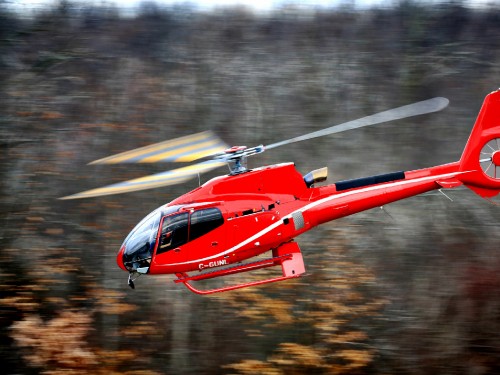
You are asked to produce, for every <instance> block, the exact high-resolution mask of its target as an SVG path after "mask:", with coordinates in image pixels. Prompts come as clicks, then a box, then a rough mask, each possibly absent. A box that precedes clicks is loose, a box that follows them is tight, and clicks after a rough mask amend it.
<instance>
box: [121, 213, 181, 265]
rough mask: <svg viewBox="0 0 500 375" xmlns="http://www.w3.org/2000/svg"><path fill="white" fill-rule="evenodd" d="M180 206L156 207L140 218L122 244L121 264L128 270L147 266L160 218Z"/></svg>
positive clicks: (151, 254)
mask: <svg viewBox="0 0 500 375" xmlns="http://www.w3.org/2000/svg"><path fill="white" fill-rule="evenodd" d="M180 208H181V206H172V207H160V208H157V209H156V210H154V211H153V212H151V213H150V214H149V215H148V216H146V217H145V218H144V219H142V220H141V222H140V223H139V224H137V225H136V227H135V228H134V229H133V230H132V232H130V234H129V235H128V236H127V238H126V239H125V241H124V242H123V245H122V247H124V248H125V250H124V252H123V265H124V266H125V267H126V268H127V269H128V270H129V271H136V270H137V268H142V267H149V265H150V263H151V258H152V256H153V251H154V248H155V245H156V236H157V234H158V227H159V226H160V220H161V218H162V217H163V216H165V215H168V214H171V213H173V212H177V211H178V210H179V209H180Z"/></svg>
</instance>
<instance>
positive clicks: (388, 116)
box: [265, 97, 449, 150]
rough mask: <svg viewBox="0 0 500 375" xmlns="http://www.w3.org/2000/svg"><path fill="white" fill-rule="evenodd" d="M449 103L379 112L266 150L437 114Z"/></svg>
mask: <svg viewBox="0 0 500 375" xmlns="http://www.w3.org/2000/svg"><path fill="white" fill-rule="evenodd" d="M448 103H449V100H448V99H446V98H442V97H436V98H432V99H428V100H424V101H422V102H417V103H413V104H409V105H405V106H402V107H398V108H394V109H390V110H388V111H384V112H379V113H376V114H374V115H371V116H367V117H363V118H360V119H357V120H353V121H349V122H345V123H343V124H339V125H334V126H332V127H329V128H326V129H323V130H318V131H315V132H312V133H309V134H304V135H301V136H299V137H295V138H291V139H288V140H286V141H281V142H277V143H273V144H270V145H268V146H266V147H265V148H266V150H269V149H272V148H276V147H280V146H284V145H288V144H290V143H295V142H300V141H305V140H307V139H312V138H317V137H322V136H324V135H329V134H334V133H340V132H344V131H346V130H351V129H357V128H362V127H364V126H370V125H375V124H381V123H383V122H388V121H393V120H400V119H403V118H406V117H412V116H418V115H424V114H426V113H432V112H437V111H440V110H442V109H443V108H445V107H446V106H447V105H448Z"/></svg>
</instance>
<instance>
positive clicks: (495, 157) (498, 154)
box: [491, 151, 500, 166]
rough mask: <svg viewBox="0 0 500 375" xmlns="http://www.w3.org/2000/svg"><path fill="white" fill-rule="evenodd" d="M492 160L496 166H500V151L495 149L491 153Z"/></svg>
mask: <svg viewBox="0 0 500 375" xmlns="http://www.w3.org/2000/svg"><path fill="white" fill-rule="evenodd" d="M491 161H492V162H493V164H495V166H499V165H500V151H495V152H494V153H493V154H492V155H491Z"/></svg>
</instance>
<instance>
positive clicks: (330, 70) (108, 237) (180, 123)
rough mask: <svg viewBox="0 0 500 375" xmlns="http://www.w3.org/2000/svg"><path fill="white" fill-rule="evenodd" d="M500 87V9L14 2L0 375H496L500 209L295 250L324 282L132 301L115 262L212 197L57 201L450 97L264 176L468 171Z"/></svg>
mask: <svg viewBox="0 0 500 375" xmlns="http://www.w3.org/2000/svg"><path fill="white" fill-rule="evenodd" d="M499 86H500V7H499V6H498V5H494V2H493V5H491V6H489V7H486V8H480V9H471V8H468V7H466V6H465V5H464V3H462V2H460V1H454V2H451V3H439V4H437V3H436V5H433V6H429V3H427V5H425V4H422V3H419V2H416V1H402V2H396V3H394V6H392V7H390V8H372V9H365V10H357V9H355V8H353V7H352V6H349V5H346V6H344V7H340V8H338V9H335V10H318V11H308V12H305V11H301V10H300V9H298V8H293V7H284V8H282V9H280V10H276V11H275V12H272V13H269V14H266V15H260V16H259V15H256V14H253V13H252V12H250V11H248V10H245V9H240V8H231V9H220V10H218V11H215V12H197V11H195V10H194V9H193V8H190V7H189V6H175V7H170V8H163V7H161V6H159V5H157V4H155V3H144V4H143V5H142V6H141V7H140V8H139V11H138V13H137V14H135V15H133V16H130V15H129V16H123V15H121V14H120V12H119V10H118V9H116V8H113V7H106V6H91V5H82V4H78V3H72V2H66V1H63V2H61V3H58V4H56V5H54V6H52V7H48V8H46V9H41V10H39V11H37V12H35V13H34V14H32V15H31V16H30V17H24V16H22V15H19V14H17V15H16V14H14V13H12V12H11V11H9V9H8V8H7V6H6V5H5V3H0V152H1V156H0V181H1V184H0V220H1V225H0V284H1V287H0V359H1V363H2V367H1V368H2V370H1V371H2V373H4V374H14V373H16V374H19V373H23V374H38V373H43V374H60V373H75V374H78V373H82V374H84V373H97V374H104V373H105V374H111V373H127V374H193V373H202V374H220V373H231V374H255V373H262V374H303V373H311V374H312V373H314V374H347V373H349V374H353V373H354V374H391V373H392V374H394V373H398V374H431V373H439V374H492V373H500V298H499V297H500V250H499V248H498V247H499V246H498V245H499V243H500V230H499V228H500V209H499V207H498V206H495V205H493V204H490V203H489V202H487V201H484V200H482V199H480V198H479V197H477V196H476V195H474V194H473V193H472V192H470V191H468V190H466V189H463V190H456V191H449V192H447V194H448V195H449V197H450V198H451V199H452V200H453V201H450V200H449V199H447V198H446V197H444V196H442V195H440V194H439V193H437V194H429V195H425V196H422V197H415V198H411V199H409V200H405V201H401V202H396V203H394V204H391V205H389V206H387V207H386V208H385V210H386V211H387V213H388V214H389V215H388V214H387V213H384V211H382V210H380V209H376V210H371V211H368V212H365V213H361V214H358V215H355V216H352V217H348V218H344V219H341V220H338V221H335V222H332V223H329V224H326V225H324V226H322V227H320V228H317V229H315V230H313V231H312V232H310V233H307V234H305V235H303V236H302V237H300V238H299V239H298V242H299V244H300V245H301V247H302V249H303V252H304V256H305V261H306V268H307V271H308V276H306V277H303V278H301V279H299V280H296V281H292V282H284V283H277V284H275V285H270V286H264V287H259V288H251V289H247V290H242V291H235V292H229V293H224V294H221V295H215V296H208V297H200V296H197V295H193V294H192V293H190V292H188V291H187V290H185V289H184V288H182V287H180V286H178V285H175V284H174V283H173V281H172V280H173V279H172V277H170V276H165V277H157V278H154V277H149V278H148V277H143V278H141V279H139V280H138V281H137V282H136V289H135V290H130V289H129V288H128V286H127V275H126V274H125V273H124V272H123V271H121V270H120V269H118V267H117V266H116V263H115V256H116V253H117V251H118V249H119V247H120V244H121V242H122V241H123V239H124V238H125V236H126V235H127V234H128V232H129V231H130V230H131V229H132V227H133V226H134V225H135V224H136V223H137V222H138V221H139V220H140V219H141V218H142V217H144V216H145V215H146V214H147V213H148V212H150V211H152V210H153V209H154V208H156V207H157V206H159V205H160V204H162V203H165V202H168V201H170V200H172V199H174V198H175V197H177V196H179V195H181V194H182V193H184V192H186V191H188V190H191V189H193V188H195V187H196V186H197V184H198V181H191V182H189V183H187V184H185V185H183V186H179V187H174V188H166V189H156V190H152V191H146V192H138V193H133V194H128V195H117V196H112V197H102V198H96V199H88V200H79V201H60V200H57V198H58V197H62V196H65V195H68V194H71V193H76V192H79V191H82V190H85V189H90V188H93V187H99V186H103V185H106V184H109V183H113V182H118V181H122V180H126V179H129V178H133V177H140V176H143V175H147V174H150V173H155V172H159V171H162V170H165V169H170V168H172V167H174V166H173V165H140V166H121V165H116V166H87V165H86V164H87V163H88V162H90V161H92V160H95V159H98V158H101V157H104V156H108V155H111V154H114V153H118V152H121V151H125V150H128V149H132V148H136V147H139V146H143V145H145V144H149V143H153V142H158V141H162V140H166V139H171V138H175V137H179V136H182V135H186V134H191V133H194V132H198V131H202V130H205V129H211V130H213V131H215V132H216V133H217V134H218V135H219V136H220V137H221V138H222V139H224V140H225V141H226V142H227V143H228V144H231V145H232V144H235V145H239V144H246V145H248V146H254V145H258V144H261V143H264V144H266V143H270V142H275V141H279V140H282V139H288V138H290V137H292V136H295V135H300V134H303V133H306V132H310V131H314V130H317V129H321V128H324V127H327V126H330V125H333V124H335V123H340V122H343V121H347V120H351V119H355V118H358V117H362V116H365V115H369V114H373V113H375V112H378V111H382V110H386V109H389V108H393V107H397V106H400V105H404V104H409V103H412V102H415V101H419V100H424V99H428V98H431V97H434V96H444V97H447V98H449V99H450V101H451V104H450V106H449V107H448V108H447V109H445V110H444V111H442V112H439V113H437V114H432V115H426V116H421V117H418V118H414V119H408V120H404V121H398V122H394V123H387V124H383V125H379V126H377V127H373V128H369V129H362V130H358V131H354V132H349V133H343V134H339V135H334V136H329V137H324V138H322V139H317V140H314V141H307V142H302V143H297V144H294V145H290V146H289V147H287V148H282V149H276V150H272V151H269V152H267V153H265V154H263V155H259V156H257V157H254V158H253V159H251V160H250V161H249V164H250V165H251V166H259V165H265V164H272V163H277V162H284V161H294V162H295V163H296V165H297V167H298V169H299V170H300V171H301V172H302V173H304V174H305V173H307V172H308V171H310V170H312V169H315V168H320V167H322V166H328V167H329V170H330V177H329V181H330V182H335V181H337V180H342V179H347V178H356V177H362V176H367V175H371V174H377V173H385V172H391V171H396V170H411V169H417V168H421V167H427V166H432V165H437V164H439V163H446V162H451V161H455V160H458V159H459V158H460V155H461V152H462V149H463V147H464V145H465V142H466V140H467V138H468V135H469V132H470V130H471V128H472V125H473V123H474V120H475V117H476V115H477V113H478V111H479V109H480V106H481V103H482V101H483V99H484V96H485V95H486V94H488V93H489V92H491V91H493V90H495V89H497V88H498V87H499ZM219 172H221V171H219ZM221 173H225V171H222V172H221ZM215 175H216V173H214V174H212V175H209V176H204V177H203V181H206V180H207V179H208V178H210V177H212V176H215Z"/></svg>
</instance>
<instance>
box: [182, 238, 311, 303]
mask: <svg viewBox="0 0 500 375" xmlns="http://www.w3.org/2000/svg"><path fill="white" fill-rule="evenodd" d="M276 266H281V268H282V274H283V275H282V276H278V277H274V278H269V279H264V280H258V281H252V282H247V283H241V284H235V285H228V286H224V287H221V288H214V289H208V290H200V289H197V288H196V287H194V286H193V285H192V284H191V283H190V282H191V281H200V280H208V279H214V278H217V277H221V276H228V275H234V274H237V273H242V272H248V271H253V270H258V269H261V268H269V267H276ZM304 272H305V266H304V261H303V259H302V254H301V252H300V248H299V246H298V245H297V243H296V242H288V243H286V244H283V245H282V246H280V247H279V248H277V249H275V250H273V257H272V258H268V259H264V260H260V261H256V262H252V263H246V264H241V265H238V266H235V267H231V268H225V269H220V270H216V271H211V272H205V273H202V274H199V275H194V276H189V275H188V274H187V273H185V272H182V273H176V276H177V277H178V279H177V280H174V281H175V282H176V283H183V284H184V285H185V286H186V288H188V289H189V290H190V291H192V292H194V293H196V294H201V295H205V294H212V293H219V292H227V291H229V290H235V289H241V288H247V287H250V286H256V285H262V284H268V283H274V282H277V281H283V280H288V279H293V278H296V277H299V276H300V275H302V274H303V273H304Z"/></svg>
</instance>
